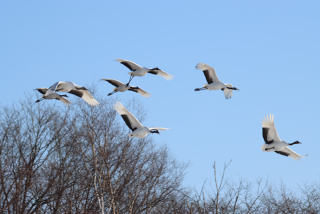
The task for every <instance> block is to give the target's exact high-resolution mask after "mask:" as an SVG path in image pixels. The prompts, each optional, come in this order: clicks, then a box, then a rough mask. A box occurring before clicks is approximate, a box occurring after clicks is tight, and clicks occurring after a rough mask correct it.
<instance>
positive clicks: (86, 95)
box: [68, 89, 99, 106]
mask: <svg viewBox="0 0 320 214" xmlns="http://www.w3.org/2000/svg"><path fill="white" fill-rule="evenodd" d="M68 93H70V94H73V95H76V96H78V97H81V98H82V99H83V100H84V101H85V102H86V103H88V104H89V105H91V106H96V105H99V102H98V101H97V100H96V99H95V98H94V97H93V96H92V95H91V93H90V92H89V91H88V89H72V90H71V91H69V92H68Z"/></svg>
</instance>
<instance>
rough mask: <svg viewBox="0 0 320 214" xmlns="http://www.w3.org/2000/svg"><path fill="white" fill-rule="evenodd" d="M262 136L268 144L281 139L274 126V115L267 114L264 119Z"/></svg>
mask: <svg viewBox="0 0 320 214" xmlns="http://www.w3.org/2000/svg"><path fill="white" fill-rule="evenodd" d="M262 136H263V139H264V141H265V143H266V144H270V143H272V142H273V141H277V142H280V141H281V140H280V138H279V135H278V133H277V130H276V128H275V126H274V116H273V115H271V114H270V115H267V116H266V117H265V118H264V120H263V121H262Z"/></svg>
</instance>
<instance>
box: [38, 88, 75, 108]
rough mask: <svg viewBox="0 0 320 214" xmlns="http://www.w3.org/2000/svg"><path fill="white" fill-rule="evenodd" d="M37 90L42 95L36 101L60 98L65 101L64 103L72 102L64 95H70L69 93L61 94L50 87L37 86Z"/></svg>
mask: <svg viewBox="0 0 320 214" xmlns="http://www.w3.org/2000/svg"><path fill="white" fill-rule="evenodd" d="M35 90H37V91H38V92H40V93H41V94H42V97H41V98H40V99H38V100H36V103H38V102H40V101H42V100H45V99H46V100H53V99H56V100H60V101H61V102H63V103H64V104H67V105H68V104H70V101H69V100H67V99H66V98H64V97H68V96H67V95H65V94H63V95H60V94H58V93H56V92H55V91H53V90H51V89H48V88H36V89H35Z"/></svg>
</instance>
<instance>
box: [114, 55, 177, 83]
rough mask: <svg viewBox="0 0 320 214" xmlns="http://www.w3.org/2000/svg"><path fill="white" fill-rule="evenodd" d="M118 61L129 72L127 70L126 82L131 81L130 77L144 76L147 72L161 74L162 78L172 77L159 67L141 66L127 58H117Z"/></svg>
mask: <svg viewBox="0 0 320 214" xmlns="http://www.w3.org/2000/svg"><path fill="white" fill-rule="evenodd" d="M117 61H118V62H120V63H121V64H122V65H124V66H126V67H127V68H128V69H129V70H130V71H131V72H129V74H130V79H129V81H128V83H130V82H131V80H132V78H133V77H135V76H140V77H141V76H144V75H145V74H147V73H149V74H154V75H159V76H162V77H163V78H165V79H167V80H169V79H172V78H173V76H172V75H170V74H168V73H166V72H164V71H162V70H161V69H159V68H157V67H155V68H146V67H142V66H140V65H138V64H136V63H134V62H132V61H129V60H124V59H117Z"/></svg>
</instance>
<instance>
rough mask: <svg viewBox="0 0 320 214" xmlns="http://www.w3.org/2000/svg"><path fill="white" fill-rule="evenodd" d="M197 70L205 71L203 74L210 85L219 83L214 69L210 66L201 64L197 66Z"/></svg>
mask: <svg viewBox="0 0 320 214" xmlns="http://www.w3.org/2000/svg"><path fill="white" fill-rule="evenodd" d="M196 69H198V70H202V71H203V74H204V76H205V77H206V80H207V82H208V84H210V83H213V82H217V81H219V79H218V77H217V74H216V72H215V70H214V68H213V67H210V66H209V65H207V64H204V63H201V62H200V63H198V64H197V65H196Z"/></svg>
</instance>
